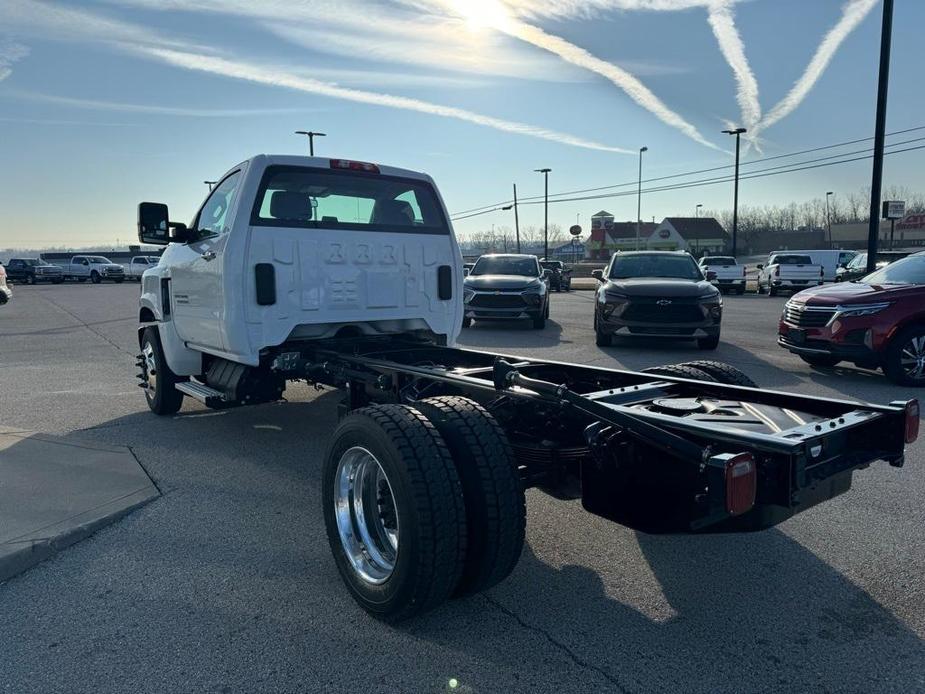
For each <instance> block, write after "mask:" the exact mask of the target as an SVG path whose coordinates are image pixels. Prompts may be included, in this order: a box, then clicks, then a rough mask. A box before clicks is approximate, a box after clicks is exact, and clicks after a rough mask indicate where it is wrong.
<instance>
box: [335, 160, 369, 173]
mask: <svg viewBox="0 0 925 694" xmlns="http://www.w3.org/2000/svg"><path fill="white" fill-rule="evenodd" d="M331 168H332V169H344V170H346V171H365V172H366V173H379V167H378V166H376V165H375V164H370V163H369V162H366V161H352V160H350V159H332V160H331Z"/></svg>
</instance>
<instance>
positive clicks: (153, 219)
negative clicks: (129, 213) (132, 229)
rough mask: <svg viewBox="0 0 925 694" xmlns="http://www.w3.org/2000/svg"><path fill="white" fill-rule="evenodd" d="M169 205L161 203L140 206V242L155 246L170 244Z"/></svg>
mask: <svg viewBox="0 0 925 694" xmlns="http://www.w3.org/2000/svg"><path fill="white" fill-rule="evenodd" d="M168 219H169V217H168V214H167V205H165V204H163V203H160V202H142V203H139V205H138V240H139V241H141V242H142V243H150V244H153V245H155V246H166V245H167V244H168V243H170V222H169V221H168Z"/></svg>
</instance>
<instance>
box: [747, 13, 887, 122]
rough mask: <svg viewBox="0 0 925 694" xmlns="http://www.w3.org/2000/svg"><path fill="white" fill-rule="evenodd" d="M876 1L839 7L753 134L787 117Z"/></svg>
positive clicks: (804, 96)
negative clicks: (813, 50)
mask: <svg viewBox="0 0 925 694" xmlns="http://www.w3.org/2000/svg"><path fill="white" fill-rule="evenodd" d="M878 2H879V0H849V1H848V2H847V3H845V5H844V7H843V8H842V16H841V19H839V20H838V22H837V23H836V24H835V26H834V27H832V28H831V29H830V30H829V32H828V33H827V34H826V35H825V38H823V39H822V43H821V44H819V47H818V48H817V49H816V53H815V54H814V55H813V57H812V60H810V61H809V65H807V66H806V70H805V71H804V72H803V74H802V75H800V78H799V79H798V80H797V81H796V82H795V83H794V85H793V87H792V88H791V89H790V91H789V92H788V93H787V95H786V96H785V97H784V98H783V99H781V100H780V101H779V102H778V103H777V104H776V105H775V106H774V108H772V109H771V110H770V111H769V112H768V114H767V115H766V116H765V117H764V119H763V120H762V121H761V122H760V123H758V125H757V127H756V128H755V133H754V134H755V135H757V134H758V131H760V130H764V129H765V128H768V127H770V126H771V125H774V123H777V122H778V121H779V120H781V119H782V118H784V117H786V116H788V115H789V114H790V113H792V112H793V111H794V109H796V108H797V106H799V105H800V104H801V103H802V101H803V99H805V98H806V95H807V94H809V92H810V90H811V89H812V88H813V86H814V85H815V84H816V82H817V81H818V80H819V78H820V77H822V73H824V72H825V69H826V68H827V67H828V65H829V62H830V61H831V60H832V57H833V56H834V55H835V53H836V51H838V47H839V46H840V45H841V43H842V41H844V40H845V39H846V38H847V37H848V35H849V34H850V33H851V32H852V31H854V29H855V28H856V27H857V26H858V25H859V24H860V23H861V22H862V21H864V18H865V17H866V16H867V15H868V14H869V13H870V11H871V10H872V9H873V8H874V6H875V5H876V4H877V3H878Z"/></svg>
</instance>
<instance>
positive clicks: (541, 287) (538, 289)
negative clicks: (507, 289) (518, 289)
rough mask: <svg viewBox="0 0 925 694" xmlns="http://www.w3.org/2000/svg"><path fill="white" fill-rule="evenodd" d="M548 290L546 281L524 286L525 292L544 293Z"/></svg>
mask: <svg viewBox="0 0 925 694" xmlns="http://www.w3.org/2000/svg"><path fill="white" fill-rule="evenodd" d="M545 291H546V283H545V282H537V283H536V284H529V285H527V286H526V287H524V291H523V293H524V294H543V292H545Z"/></svg>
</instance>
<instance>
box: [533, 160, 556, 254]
mask: <svg viewBox="0 0 925 694" xmlns="http://www.w3.org/2000/svg"><path fill="white" fill-rule="evenodd" d="M533 170H534V171H535V172H536V173H541V174H543V178H544V179H545V186H546V187H545V192H544V193H543V257H544V258H547V259H548V258H549V172H550V171H552V169H533Z"/></svg>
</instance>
